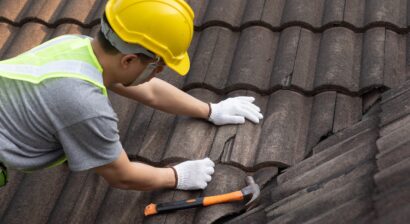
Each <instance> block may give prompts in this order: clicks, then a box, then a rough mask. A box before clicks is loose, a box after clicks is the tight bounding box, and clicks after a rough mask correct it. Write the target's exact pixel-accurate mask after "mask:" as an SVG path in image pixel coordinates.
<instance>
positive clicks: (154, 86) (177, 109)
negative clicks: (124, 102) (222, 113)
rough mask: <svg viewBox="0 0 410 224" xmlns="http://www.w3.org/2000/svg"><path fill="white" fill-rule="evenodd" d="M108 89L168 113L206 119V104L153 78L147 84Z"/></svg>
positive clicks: (116, 85)
mask: <svg viewBox="0 0 410 224" xmlns="http://www.w3.org/2000/svg"><path fill="white" fill-rule="evenodd" d="M109 89H110V90H112V91H114V92H115V93H117V94H120V95H122V96H125V97H127V98H130V99H133V100H136V101H138V102H141V103H143V104H145V105H147V106H150V107H153V108H155V109H158V110H162V111H165V112H168V113H172V114H178V115H186V116H191V117H197V118H204V119H207V118H208V114H209V106H208V104H207V103H205V102H202V101H200V100H198V99H196V98H195V97H193V96H191V95H189V94H187V93H185V92H184V91H182V90H180V89H178V88H176V87H175V86H173V85H171V84H169V83H167V82H165V81H163V80H161V79H158V78H155V77H154V78H152V79H151V80H150V81H149V82H146V83H144V84H141V85H138V86H129V87H125V86H123V85H121V84H114V85H113V86H111V87H109Z"/></svg>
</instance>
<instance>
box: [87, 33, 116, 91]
mask: <svg viewBox="0 0 410 224" xmlns="http://www.w3.org/2000/svg"><path fill="white" fill-rule="evenodd" d="M91 47H92V49H93V52H94V54H95V56H96V57H97V60H98V62H99V63H100V65H101V67H102V68H103V74H102V75H103V81H104V86H105V87H107V88H108V87H109V86H110V85H112V84H113V83H114V77H113V72H112V68H111V66H112V62H113V59H114V58H113V56H111V55H109V54H107V53H105V52H104V50H103V49H102V47H101V45H100V43H99V42H98V40H97V38H94V39H93V40H92V41H91Z"/></svg>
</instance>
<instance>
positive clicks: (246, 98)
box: [233, 96, 255, 103]
mask: <svg viewBox="0 0 410 224" xmlns="http://www.w3.org/2000/svg"><path fill="white" fill-rule="evenodd" d="M233 99H236V100H239V101H242V102H249V103H252V102H253V101H255V97H252V96H237V97H234V98H233Z"/></svg>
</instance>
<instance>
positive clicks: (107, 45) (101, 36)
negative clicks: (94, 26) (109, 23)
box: [97, 29, 120, 54]
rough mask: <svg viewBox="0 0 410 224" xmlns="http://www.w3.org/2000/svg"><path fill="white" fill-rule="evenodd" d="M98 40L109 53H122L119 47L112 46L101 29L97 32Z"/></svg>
mask: <svg viewBox="0 0 410 224" xmlns="http://www.w3.org/2000/svg"><path fill="white" fill-rule="evenodd" d="M97 40H98V42H99V43H100V44H101V47H102V49H103V50H104V52H105V53H108V54H118V53H120V51H118V50H117V48H115V47H114V46H112V44H111V43H110V41H108V40H107V38H105V36H104V33H103V32H102V30H101V29H100V30H99V31H98V33H97Z"/></svg>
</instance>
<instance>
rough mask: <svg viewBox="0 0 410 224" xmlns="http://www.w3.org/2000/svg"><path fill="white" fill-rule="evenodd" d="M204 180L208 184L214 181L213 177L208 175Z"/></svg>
mask: <svg viewBox="0 0 410 224" xmlns="http://www.w3.org/2000/svg"><path fill="white" fill-rule="evenodd" d="M204 179H205V181H206V182H209V181H211V180H212V177H211V175H206V176H205V178H204Z"/></svg>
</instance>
